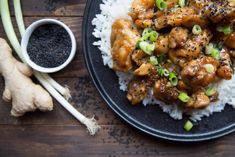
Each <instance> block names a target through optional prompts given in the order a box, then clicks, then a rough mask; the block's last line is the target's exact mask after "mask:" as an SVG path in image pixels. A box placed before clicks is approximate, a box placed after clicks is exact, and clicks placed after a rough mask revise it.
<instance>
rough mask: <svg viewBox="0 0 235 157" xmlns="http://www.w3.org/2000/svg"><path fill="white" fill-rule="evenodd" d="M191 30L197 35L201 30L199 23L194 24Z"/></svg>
mask: <svg viewBox="0 0 235 157" xmlns="http://www.w3.org/2000/svg"><path fill="white" fill-rule="evenodd" d="M192 32H193V34H195V35H198V34H200V33H201V32H202V28H201V27H200V26H199V25H194V26H193V29H192Z"/></svg>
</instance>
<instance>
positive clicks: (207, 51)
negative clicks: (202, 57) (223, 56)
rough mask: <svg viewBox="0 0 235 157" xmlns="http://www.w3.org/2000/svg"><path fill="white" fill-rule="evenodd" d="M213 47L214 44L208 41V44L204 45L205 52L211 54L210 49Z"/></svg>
mask: <svg viewBox="0 0 235 157" xmlns="http://www.w3.org/2000/svg"><path fill="white" fill-rule="evenodd" d="M213 48H214V45H213V44H212V43H210V44H209V45H207V46H206V54H207V55H210V54H211V50H212V49H213Z"/></svg>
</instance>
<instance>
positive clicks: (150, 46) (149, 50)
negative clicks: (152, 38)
mask: <svg viewBox="0 0 235 157" xmlns="http://www.w3.org/2000/svg"><path fill="white" fill-rule="evenodd" d="M139 47H140V49H141V50H143V51H144V52H145V53H146V54H148V55H152V53H153V51H154V49H155V44H154V43H153V44H150V43H148V42H146V41H141V42H140V43H139Z"/></svg>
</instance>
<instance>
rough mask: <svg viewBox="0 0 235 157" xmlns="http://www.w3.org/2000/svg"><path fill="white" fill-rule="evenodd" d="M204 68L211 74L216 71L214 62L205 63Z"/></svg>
mask: <svg viewBox="0 0 235 157" xmlns="http://www.w3.org/2000/svg"><path fill="white" fill-rule="evenodd" d="M204 68H205V69H206V71H207V72H208V73H210V74H211V73H214V72H215V67H214V66H213V65H212V64H205V65H204Z"/></svg>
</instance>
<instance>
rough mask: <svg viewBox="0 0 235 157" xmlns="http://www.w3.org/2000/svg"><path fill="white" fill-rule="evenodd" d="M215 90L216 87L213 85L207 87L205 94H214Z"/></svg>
mask: <svg viewBox="0 0 235 157" xmlns="http://www.w3.org/2000/svg"><path fill="white" fill-rule="evenodd" d="M216 92H217V90H216V88H214V87H209V88H208V89H207V90H206V93H205V94H206V95H207V96H212V95H214V94H215V93H216Z"/></svg>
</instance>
